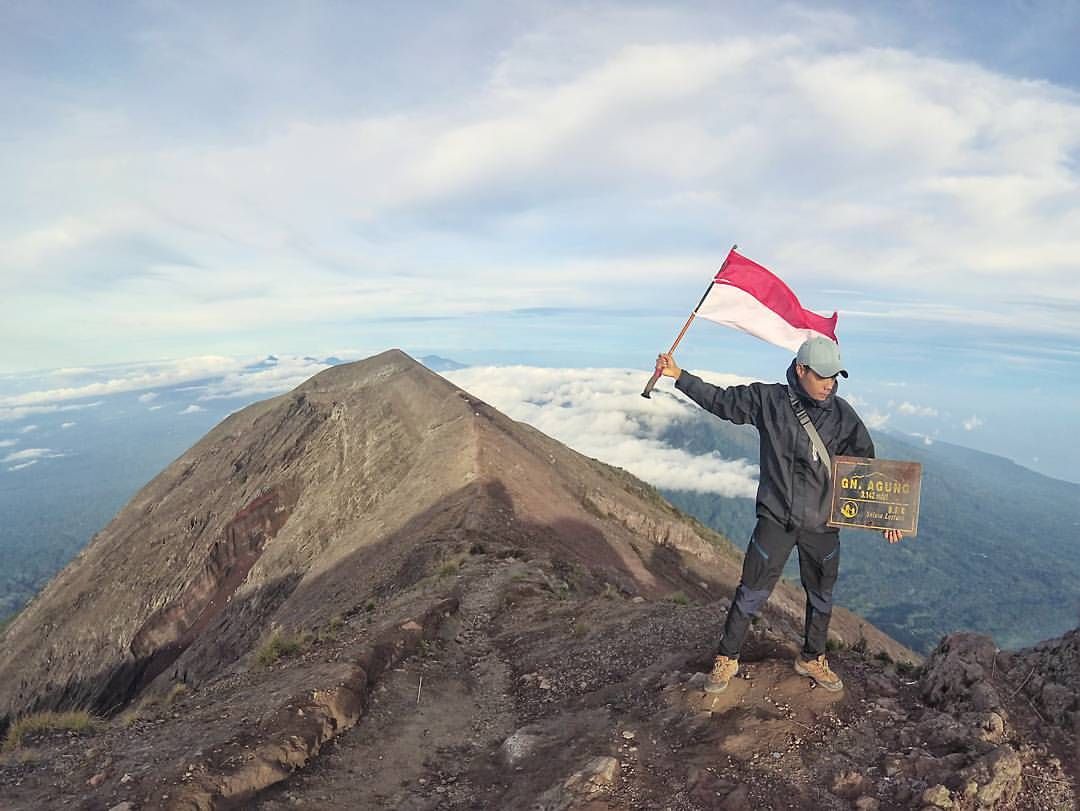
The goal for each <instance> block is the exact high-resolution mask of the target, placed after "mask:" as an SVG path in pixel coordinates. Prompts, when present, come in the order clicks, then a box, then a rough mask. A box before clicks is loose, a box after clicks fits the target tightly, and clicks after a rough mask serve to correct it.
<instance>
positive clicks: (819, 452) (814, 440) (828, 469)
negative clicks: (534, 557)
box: [787, 386, 832, 476]
mask: <svg viewBox="0 0 1080 811" xmlns="http://www.w3.org/2000/svg"><path fill="white" fill-rule="evenodd" d="M787 393H788V400H790V401H791V407H792V409H794V411H795V416H796V417H797V418H798V420H799V423H800V424H801V425H802V427H803V428H804V429H805V430H806V434H807V436H809V437H810V445H811V446H812V447H813V450H814V458H815V459H818V460H820V461H821V462H822V463H823V464H824V465H825V475H826V476H830V475H832V459H830V458H829V452H828V451H827V450H825V443H824V442H822V441H821V434H819V433H818V431H817V428H815V427H814V423H813V422H811V421H810V415H809V414H807V413H806V409H805V408H803V404H802V403H800V402H799V398H798V396H797V395H796V394H795V392H793V391H792V390H791V386H788V387H787Z"/></svg>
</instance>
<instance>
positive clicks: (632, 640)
mask: <svg viewBox="0 0 1080 811" xmlns="http://www.w3.org/2000/svg"><path fill="white" fill-rule="evenodd" d="M484 549H485V551H479V549H477V551H475V552H474V553H473V554H471V555H467V556H466V557H464V558H462V559H461V564H460V566H459V568H458V569H457V570H456V571H445V570H444V569H443V570H435V571H432V572H431V573H430V574H429V575H428V576H427V577H426V578H423V579H422V580H421V581H420V582H419V583H418V584H416V586H414V587H413V588H412V589H410V590H408V591H407V592H404V593H402V594H401V595H400V596H399V597H397V598H396V599H394V600H392V601H390V602H389V603H388V604H387V605H385V606H383V607H381V608H380V610H379V611H378V613H379V614H380V615H381V616H383V617H384V618H385V619H388V620H392V621H391V622H389V623H386V622H383V623H382V624H381V625H378V626H377V624H376V623H375V622H374V621H372V620H371V615H369V614H364V613H361V614H358V615H356V616H354V617H353V618H351V619H350V620H349V621H348V622H347V623H345V625H344V626H343V627H342V628H341V629H340V630H339V631H338V632H336V634H334V635H328V636H327V637H326V638H325V639H323V640H322V641H317V642H313V643H312V644H311V646H310V647H309V649H308V650H307V651H306V652H305V653H304V654H303V655H301V656H300V657H298V658H296V659H291V660H286V661H285V662H283V663H282V664H280V665H275V666H273V667H271V668H261V667H258V666H255V665H252V666H251V667H250V668H249V669H247V670H245V671H243V672H236V673H233V674H231V675H230V676H228V677H226V678H222V679H220V680H218V681H215V682H213V683H211V684H208V685H206V686H205V687H203V688H200V689H199V690H197V691H192V692H190V693H187V694H184V695H182V696H180V697H179V698H177V699H176V700H175V701H174V703H173V704H172V706H171V707H168V708H167V709H159V710H153V709H151V710H148V711H147V713H146V715H145V716H144V717H142V718H140V719H139V720H135V721H134V722H131V723H130V724H129V725H126V726H125V725H124V724H123V723H122V722H121V720H120V719H116V720H114V721H112V722H111V723H110V724H109V725H108V726H107V728H106V729H105V730H104V731H102V732H101V733H99V734H97V735H93V736H89V737H78V736H70V735H66V734H64V735H59V736H54V737H51V738H46V739H43V740H37V741H34V742H32V743H31V745H30V746H29V747H27V748H25V749H23V750H21V751H20V752H17V753H14V754H13V755H8V756H6V757H5V758H4V762H3V765H2V766H0V790H2V796H3V797H4V803H5V805H4V806H3V807H5V808H12V809H17V808H18V809H22V808H25V809H31V808H46V807H63V806H67V807H73V808H85V809H108V808H111V807H113V806H115V805H116V804H118V803H121V802H122V801H130V802H132V803H134V805H133V806H132V807H134V808H156V807H229V803H228V802H224V801H217V802H215V803H210V804H209V805H206V806H199V805H195V804H190V805H185V804H180V803H186V802H190V797H191V796H192V792H191V787H192V786H195V785H199V784H202V785H207V784H208V776H212V775H211V773H212V772H214V770H215V769H217V770H218V773H220V767H221V764H222V762H223V760H227V759H228V758H230V757H237V756H238V755H237V753H240V755H239V760H240V761H242V760H243V756H242V755H243V753H244V752H245V751H247V752H254V751H255V750H256V749H257V748H258V747H259V745H260V743H265V741H266V740H267V739H268V738H269V737H272V735H273V730H272V729H268V726H267V723H268V719H273V718H276V717H280V715H281V712H280V710H281V708H282V707H283V706H286V705H288V704H289V702H290V701H292V700H295V698H296V696H297V695H300V694H303V693H304V692H305V691H312V690H319V689H323V688H326V687H328V686H329V685H333V684H338V683H340V682H341V680H342V679H343V678H345V677H346V676H347V675H348V672H349V671H350V669H351V668H352V667H353V663H354V662H355V660H356V658H357V657H358V656H361V655H362V653H363V651H365V650H370V649H371V647H372V644H373V643H374V641H375V640H376V639H378V638H380V637H381V636H385V629H386V628H387V627H394V623H398V624H400V623H401V622H402V621H404V620H405V618H407V617H410V616H417V615H419V614H421V613H422V611H423V609H424V608H425V607H427V606H431V605H433V604H435V603H436V602H438V600H440V599H444V598H446V597H448V596H450V595H457V597H458V598H459V601H460V602H459V606H458V608H457V610H456V611H455V612H449V613H447V614H446V615H445V617H444V620H443V621H442V622H441V623H440V624H439V626H438V628H437V629H435V631H434V632H433V634H432V635H431V636H430V640H429V641H425V642H423V643H422V644H418V645H417V646H416V648H415V653H413V654H412V655H410V656H405V657H404V658H402V659H401V660H400V661H399V662H398V663H397V664H395V665H394V666H392V667H391V668H390V669H388V670H386V671H385V672H383V673H382V674H381V675H380V677H379V678H378V679H377V680H376V681H375V682H374V683H373V684H372V685H371V692H370V698H369V700H368V703H367V706H366V711H364V712H363V713H362V715H361V717H360V719H359V722H358V723H357V724H356V725H355V726H353V727H351V728H348V729H345V730H344V731H341V732H340V733H335V736H333V737H332V739H331V740H330V741H329V742H328V743H326V744H325V745H324V746H323V748H322V749H321V751H319V752H318V754H317V756H314V757H313V758H312V759H311V760H310V762H309V763H308V765H307V766H306V768H301V769H298V770H297V771H296V772H295V773H293V774H292V775H291V776H288V777H287V779H284V780H283V781H281V782H278V783H276V784H275V785H272V786H270V787H269V788H267V789H266V790H264V791H262V792H261V793H260V794H258V795H257V796H256V797H255V798H254V799H253V800H250V801H244V802H243V803H242V805H243V806H244V807H251V808H259V809H266V810H267V811H271V810H272V809H285V808H298V807H300V808H302V807H307V808H319V809H358V808H364V809H368V808H370V809H378V808H386V809H409V810H414V809H415V810H417V811H418V810H419V809H431V810H432V811H434V809H473V808H475V809H482V808H491V809H508V808H513V809H517V808H522V809H563V808H590V809H595V810H596V811H599V809H671V811H683V810H686V811H689V809H713V808H762V809H766V808H769V809H771V808H824V809H832V808H835V809H846V808H853V807H857V808H885V809H887V808H895V809H900V808H911V807H922V806H924V805H929V804H928V803H926V802H924V799H923V795H924V794H925V793H926V792H927V791H928V790H931V789H932V788H933V787H934V786H938V785H942V786H943V788H944V790H946V792H947V793H948V792H949V791H952V790H951V789H949V788H948V787H947V786H946V785H945V784H946V783H947V782H948V780H949V778H950V776H952V775H954V774H957V773H959V772H961V771H963V769H964V768H965V767H967V766H969V765H970V764H971V763H973V762H974V761H976V760H977V759H978V758H979V757H983V756H984V755H985V754H986V753H987V752H994V751H997V749H998V748H1000V747H1001V746H1008V747H1010V751H1014V752H1015V753H1016V758H1017V760H1018V762H1019V763H1020V764H1021V767H1022V769H1021V776H1019V777H1018V779H1017V780H1016V785H1017V788H1018V792H1017V793H1016V794H1015V796H1010V797H1008V798H1007V799H1000V800H999V801H998V802H996V803H994V804H992V805H990V806H987V807H995V808H1002V809H1022V808H1050V809H1067V808H1073V807H1074V803H1075V794H1074V791H1073V789H1072V783H1073V781H1074V780H1075V777H1076V774H1075V768H1073V767H1072V766H1071V765H1070V764H1069V762H1068V761H1067V760H1066V759H1064V758H1062V753H1064V752H1067V751H1068V747H1069V746H1070V745H1071V746H1075V738H1071V737H1070V736H1069V735H1068V733H1067V731H1065V730H1063V729H1061V728H1059V727H1053V726H1051V725H1049V724H1042V723H1040V721H1039V719H1038V718H1037V716H1036V714H1035V712H1033V711H1032V709H1031V708H1030V707H1028V709H1027V712H1026V713H1025V712H1024V707H1026V706H1027V702H1026V701H1025V700H1023V699H1022V696H1021V695H1020V694H1017V695H1016V696H1015V698H1016V699H1017V700H1016V701H1013V702H1012V703H1010V704H1009V707H1008V711H1007V712H1006V713H1005V715H1007V717H1008V719H1009V720H1008V721H1006V722H1004V723H1003V725H1002V729H1001V730H999V732H998V734H996V735H991V736H990V737H991V738H993V740H992V741H989V742H986V741H982V742H980V741H978V740H977V739H975V738H972V737H968V731H967V728H966V727H963V726H962V725H959V723H958V722H954V719H953V717H952V716H950V715H948V714H947V713H941V712H938V711H937V710H934V709H931V708H930V707H928V706H927V705H926V703H925V702H924V700H923V698H922V696H921V692H920V691H921V688H922V684H923V683H922V682H919V681H917V680H916V679H915V678H913V677H911V674H907V675H904V674H900V673H897V671H896V668H895V666H893V665H890V664H887V663H885V662H883V661H881V660H879V659H875V658H873V657H868V656H866V655H862V654H860V653H858V652H856V651H852V650H844V651H839V652H836V653H834V654H832V656H831V661H832V662H833V664H834V667H835V668H836V669H837V671H838V672H839V673H841V675H842V676H843V678H844V680H845V685H846V689H845V690H844V691H843V692H842V693H839V694H834V693H828V692H826V691H824V690H822V689H820V688H817V687H815V686H813V683H812V682H811V681H810V680H809V679H806V678H803V677H800V676H798V675H796V674H795V673H794V671H793V670H792V667H791V660H792V658H793V656H794V654H795V652H796V649H797V645H796V640H797V629H796V628H795V627H793V623H792V622H791V620H790V619H788V618H786V617H784V616H769V617H767V618H766V619H765V620H763V621H761V622H759V623H757V624H756V625H755V627H754V628H753V630H752V633H751V637H750V639H749V641H748V644H747V647H746V649H745V652H744V656H743V660H742V667H741V670H740V673H739V675H738V676H737V677H736V679H735V680H733V682H732V684H731V686H730V687H729V689H728V691H727V692H725V693H724V694H721V695H719V696H707V695H706V694H705V693H704V692H703V691H702V690H701V686H702V679H703V676H702V675H701V672H702V671H704V670H705V669H707V667H708V665H709V662H710V660H711V656H712V653H713V648H714V644H715V635H716V631H717V629H718V628H719V626H720V623H721V622H722V619H723V615H724V612H725V610H726V601H723V600H721V601H718V602H716V603H711V604H704V605H699V604H693V603H690V602H685V603H684V602H683V601H681V600H680V601H678V602H676V601H672V600H662V601H638V602H635V601H633V600H631V599H628V598H627V596H626V595H624V594H621V593H620V592H618V590H617V589H614V588H612V587H610V586H608V585H607V584H605V583H604V582H603V581H602V580H601V579H598V578H597V577H595V576H594V575H593V574H592V573H590V572H589V571H588V570H586V569H584V568H582V567H580V566H576V565H572V564H566V563H563V562H559V561H552V560H550V559H547V558H544V557H537V558H535V559H528V558H523V557H518V555H520V554H521V553H520V552H519V551H515V550H508V549H498V548H492V547H491V546H490V544H488V545H486V546H485V548H484ZM440 571H441V572H442V573H440ZM373 613H374V612H373ZM770 613H773V612H772V611H771V610H770ZM994 679H996V680H998V681H1000V682H1001V684H1000V686H1001V687H1002V688H1004V687H1006V686H1007V685H1006V684H1005V679H1006V676H1005V674H997V673H995V674H994ZM1001 692H1005V691H1004V690H1002V691H1001ZM1055 751H1056V752H1057V755H1056V757H1057V759H1055V754H1054V753H1055ZM223 753H224V754H223ZM96 775H103V777H101V778H100V780H99V782H98V784H97V785H91V782H90V781H92V780H94V779H96V778H95V776H96ZM209 782H210V783H212V782H213V781H209ZM952 793H953V800H952V801H953V802H955V805H954V807H958V808H962V807H971V808H974V807H976V806H975V805H974V804H973V803H968V804H967V805H965V804H964V802H965V801H964V800H963V799H962V797H961V796H960V795H958V794H957V792H956V791H953V792H952ZM183 798H188V799H183ZM874 803H877V805H875V804H874ZM931 807H932V806H931Z"/></svg>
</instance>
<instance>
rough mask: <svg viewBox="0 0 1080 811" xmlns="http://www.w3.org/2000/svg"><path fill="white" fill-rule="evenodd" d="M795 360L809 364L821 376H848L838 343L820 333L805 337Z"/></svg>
mask: <svg viewBox="0 0 1080 811" xmlns="http://www.w3.org/2000/svg"><path fill="white" fill-rule="evenodd" d="M795 361H796V363H801V364H802V365H803V366H809V367H810V368H811V369H813V370H814V371H815V372H817V373H818V374H819V375H821V376H822V377H834V376H836V375H843V376H844V377H847V376H848V374H847V370H846V369H845V368H844V362H843V361H842V360H840V345H839V344H837V343H836V342H834V341H830V340H829V339H828V338H826V337H824V336H822V335H815V336H814V337H813V338H807V339H806V340H805V341H804V342H803V345H802V346H800V347H799V354H798V355H796V356H795Z"/></svg>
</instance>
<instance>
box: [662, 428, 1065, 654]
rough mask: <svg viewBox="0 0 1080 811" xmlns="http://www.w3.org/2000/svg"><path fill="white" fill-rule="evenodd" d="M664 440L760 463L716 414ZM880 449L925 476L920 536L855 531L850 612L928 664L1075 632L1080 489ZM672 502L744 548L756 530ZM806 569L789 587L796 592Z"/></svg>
mask: <svg viewBox="0 0 1080 811" xmlns="http://www.w3.org/2000/svg"><path fill="white" fill-rule="evenodd" d="M661 438H662V439H663V440H664V441H665V442H667V443H669V444H671V445H674V446H676V447H680V448H684V449H686V450H688V451H690V452H693V453H708V452H711V451H715V452H717V453H719V454H720V455H721V456H723V457H725V458H731V459H736V458H746V459H751V460H754V461H756V460H757V455H758V448H757V432H756V431H755V430H754V429H753V428H749V427H747V426H736V425H732V424H730V423H726V422H723V421H722V420H718V419H715V418H713V417H712V416H711V415H708V414H706V413H705V412H701V413H700V416H699V418H697V419H693V420H690V421H683V422H678V423H674V424H672V425H671V426H670V427H669V428H668V429H667V430H666V432H665V433H664V434H663V435H662V437H661ZM874 442H875V445H876V448H877V455H878V456H879V457H882V458H889V459H900V460H910V461H916V462H920V463H921V464H922V465H923V483H922V500H921V507H920V519H919V531H918V535H917V536H916V537H915V538H909V539H907V540H905V541H903V542H902V543H900V544H899V545H896V546H889V545H888V544H887V543H885V542H884V541H883V540H882V538H881V536H880V534H878V533H871V532H864V531H860V530H853V531H845V532H844V533H843V542H842V551H841V560H842V563H841V567H840V580H839V582H838V584H837V599H838V601H839V602H840V603H841V604H843V605H845V606H847V607H848V608H851V609H852V610H853V611H855V612H857V613H859V614H862V615H863V616H865V617H866V618H867V619H870V620H871V621H872V622H874V623H875V624H876V625H878V626H879V627H881V628H882V629H884V630H885V631H886V632H887V633H889V634H890V635H891V636H893V637H894V638H895V639H897V640H899V641H901V642H903V643H904V644H906V645H908V646H910V647H911V648H913V649H915V650H918V651H921V652H924V653H925V652H927V651H929V650H930V648H932V647H933V645H934V644H936V642H937V640H938V639H939V638H940V637H941V636H942V635H943V634H945V633H948V632H950V631H955V630H960V629H970V630H977V631H980V632H983V633H988V634H991V635H992V636H993V637H994V639H995V640H997V642H998V644H999V645H1001V646H1002V647H1004V648H1016V647H1021V646H1024V645H1030V644H1033V643H1035V642H1036V641H1038V640H1040V639H1044V638H1046V637H1049V636H1056V635H1059V634H1062V633H1064V632H1065V631H1068V630H1069V629H1071V628H1074V627H1076V625H1077V622H1078V617H1080V512H1077V507H1078V506H1080V485H1076V484H1072V483H1070V482H1065V481H1060V480H1058V479H1052V478H1049V477H1047V476H1043V475H1041V474H1039V473H1035V472H1033V471H1031V470H1028V469H1027V468H1024V467H1021V466H1020V465H1017V464H1015V463H1014V462H1011V461H1009V460H1007V459H1004V458H1002V457H999V456H994V455H992V454H988V453H983V452H980V451H975V450H971V449H969V448H963V447H960V446H957V445H950V444H948V443H944V442H933V443H931V444H926V443H925V442H923V441H916V442H912V441H910V440H909V439H907V438H905V437H900V436H896V435H894V434H891V433H885V432H881V431H877V432H874ZM664 495H665V496H666V497H667V498H668V499H669V500H670V501H671V502H672V503H673V504H675V505H676V506H677V507H679V508H680V509H682V510H684V511H686V512H688V513H690V514H691V515H693V516H695V517H696V518H698V519H699V520H701V521H702V522H704V523H705V524H707V525H708V526H711V527H714V528H717V529H720V530H721V531H723V532H724V533H726V534H727V535H728V536H729V537H731V538H733V539H736V542H737V543H738V539H746V538H748V537H749V534H750V532H751V530H752V529H753V526H754V521H755V517H754V503H753V500H752V499H747V498H725V497H723V496H718V495H715V494H704V493H691V492H685V491H664ZM743 543H744V544H745V541H744V542H743ZM795 558H796V556H795V555H794V554H793V555H792V560H791V561H790V562H789V567H788V571H787V575H788V576H789V577H793V578H794V579H795V580H796V581H797V579H798V569H797V565H796V562H795Z"/></svg>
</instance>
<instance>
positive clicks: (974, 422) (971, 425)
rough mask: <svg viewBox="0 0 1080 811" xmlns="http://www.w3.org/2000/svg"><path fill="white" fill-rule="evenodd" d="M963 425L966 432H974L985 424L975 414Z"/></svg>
mask: <svg viewBox="0 0 1080 811" xmlns="http://www.w3.org/2000/svg"><path fill="white" fill-rule="evenodd" d="M962 424H963V426H964V430H965V431H974V430H975V429H976V428H979V427H980V426H981V425H982V424H983V421H982V420H981V419H979V418H978V417H977V416H975V415H974V414H972V415H971V416H970V417H968V418H967V419H966V420H964V421H963V423H962Z"/></svg>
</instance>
